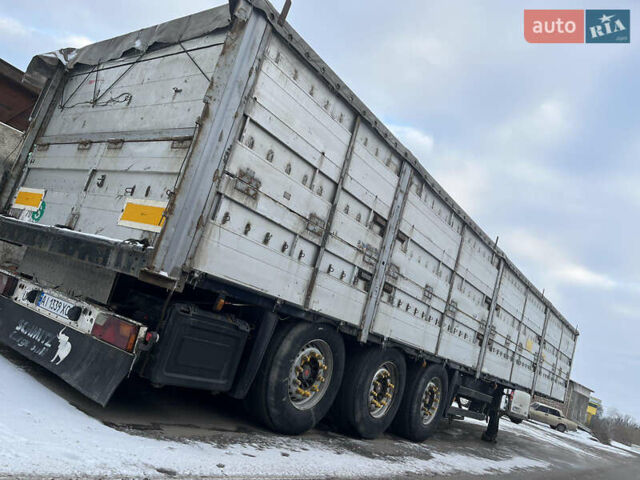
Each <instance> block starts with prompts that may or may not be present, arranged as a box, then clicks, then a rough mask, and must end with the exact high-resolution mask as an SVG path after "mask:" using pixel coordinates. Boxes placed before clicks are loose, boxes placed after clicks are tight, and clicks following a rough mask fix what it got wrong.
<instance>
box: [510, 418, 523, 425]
mask: <svg viewBox="0 0 640 480" xmlns="http://www.w3.org/2000/svg"><path fill="white" fill-rule="evenodd" d="M509 420H511V421H512V422H513V423H515V424H516V425H517V424H518V423H522V419H521V418H516V417H509Z"/></svg>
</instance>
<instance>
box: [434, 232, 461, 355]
mask: <svg viewBox="0 0 640 480" xmlns="http://www.w3.org/2000/svg"><path fill="white" fill-rule="evenodd" d="M466 233H467V224H466V223H463V224H462V232H461V233H460V245H458V252H457V253H456V261H455V263H454V265H453V271H452V272H451V283H450V284H449V293H448V294H447V303H445V305H444V312H442V316H441V317H440V329H439V330H438V340H437V341H436V349H435V354H436V355H438V353H439V352H440V341H441V340H442V332H443V330H444V318H445V316H446V314H447V308H449V302H451V295H453V284H454V283H455V281H456V275H457V274H458V267H459V266H460V257H461V256H462V249H463V248H464V240H465V234H466ZM438 270H440V264H438Z"/></svg>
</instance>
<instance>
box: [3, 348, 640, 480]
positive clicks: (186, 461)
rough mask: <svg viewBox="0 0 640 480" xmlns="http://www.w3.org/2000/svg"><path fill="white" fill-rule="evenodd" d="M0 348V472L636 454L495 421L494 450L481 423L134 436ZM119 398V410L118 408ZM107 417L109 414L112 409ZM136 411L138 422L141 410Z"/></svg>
mask: <svg viewBox="0 0 640 480" xmlns="http://www.w3.org/2000/svg"><path fill="white" fill-rule="evenodd" d="M0 353H1V354H2V355H0V477H2V476H7V477H25V476H35V477H47V478H49V477H59V476H66V477H77V478H86V477H88V476H95V477H101V478H104V477H117V478H121V477H123V476H126V477H140V478H145V477H146V478H153V477H167V476H174V477H175V476H177V477H180V478H187V477H196V476H197V477H218V476H219V477H239V478H253V477H258V476H259V477H261V478H263V477H265V476H266V477H273V478H323V477H324V478H335V477H384V478H389V477H393V476H405V475H407V474H418V475H446V474H452V473H455V472H465V473H467V474H488V473H506V472H512V471H514V470H530V469H535V470H540V469H551V468H554V464H553V461H552V460H550V459H549V457H548V456H547V455H546V454H544V453H542V454H540V455H532V454H531V451H532V450H534V451H535V448H533V449H524V448H518V447H517V445H518V444H519V443H522V442H529V443H530V444H531V445H532V446H533V447H535V446H536V445H545V446H549V445H550V446H552V447H553V448H554V449H558V450H561V451H563V452H564V453H565V454H567V455H569V456H575V458H576V459H579V460H580V461H581V462H589V461H591V460H596V459H600V458H601V457H602V458H605V457H606V458H614V459H615V458H623V457H631V458H633V456H634V454H633V453H630V452H627V451H624V450H622V449H619V448H615V447H609V446H605V445H600V444H597V443H594V442H593V441H592V440H590V439H589V436H588V435H587V434H585V433H582V432H579V433H572V434H559V433H557V432H555V431H553V430H551V429H549V428H546V427H544V426H540V425H534V424H529V423H525V424H521V425H514V424H512V423H510V422H508V421H504V422H502V424H501V430H503V433H502V436H503V438H502V441H501V442H500V443H499V444H498V446H486V445H485V444H482V443H481V442H478V441H477V435H478V434H479V432H481V430H482V428H483V426H482V425H481V424H479V422H454V425H453V426H449V427H448V428H446V429H445V430H444V432H443V433H442V434H438V435H439V436H440V437H441V438H440V439H438V438H436V439H434V440H433V441H428V442H425V443H424V444H421V445H415V444H411V443H409V442H405V441H402V440H399V439H396V438H393V437H385V438H383V439H380V440H377V441H374V442H364V441H360V440H354V439H349V438H346V437H343V436H340V435H336V434H333V433H328V432H320V433H315V434H314V433H311V434H309V435H305V436H303V437H298V438H290V437H279V436H274V435H270V434H268V433H267V432H262V431H260V430H258V429H256V430H255V431H250V432H246V431H245V432H236V433H233V434H231V435H230V434H228V433H227V434H224V432H222V433H220V435H216V432H215V428H212V429H211V430H210V431H209V432H208V434H207V435H198V436H196V437H193V436H190V435H182V436H181V435H175V434H174V435H168V434H163V433H162V431H160V433H158V432H157V431H154V432H153V433H152V434H148V433H146V434H145V433H144V429H138V431H137V433H138V434H135V435H134V434H130V433H127V432H126V431H122V428H120V429H116V428H111V427H110V426H107V425H106V424H105V423H103V421H100V420H98V419H96V418H94V417H93V416H90V415H87V414H86V413H85V412H83V411H81V410H79V409H77V408H76V407H74V406H72V405H71V404H70V403H69V402H68V401H67V399H65V398H64V397H63V396H60V395H59V394H58V393H55V392H54V391H52V390H51V389H50V388H48V387H47V386H45V385H43V384H42V383H41V382H40V381H39V380H42V379H43V378H44V379H45V380H46V382H45V383H48V384H50V385H49V386H51V385H54V386H56V385H57V382H58V380H57V379H55V378H50V377H48V376H47V373H46V372H44V371H40V370H39V369H33V368H31V366H30V365H26V367H27V368H28V370H29V371H28V372H27V371H24V370H23V369H22V368H21V367H20V365H21V362H20V360H19V359H17V358H16V357H15V356H12V355H11V354H9V353H8V352H6V351H4V350H0ZM3 355H4V356H3ZM5 356H6V357H8V358H10V359H11V360H12V361H10V360H8V359H7V358H5ZM15 362H17V363H18V365H16V364H15ZM158 395H160V396H162V395H167V394H166V393H160V392H158ZM168 395H169V397H171V394H168ZM74 398H75V397H74ZM142 398H144V395H142ZM72 400H73V398H72ZM154 401H155V400H154ZM117 402H118V400H117V399H116V400H115V403H116V408H121V406H120V407H118V406H117V405H118V403H117ZM168 403H171V404H172V405H173V407H174V408H176V409H178V410H180V409H182V410H185V409H186V410H187V413H186V415H188V410H189V406H188V405H180V403H181V402H180V399H176V398H169V399H168ZM154 405H156V404H151V406H150V408H153V406H154ZM132 408H133V410H134V411H133V412H131V413H130V415H133V416H134V417H135V415H136V412H135V411H136V409H140V405H137V406H135V405H134V406H133V407H132ZM211 409H212V410H213V409H214V407H213V405H212V406H211ZM105 413H106V415H107V416H108V413H109V411H108V410H107V411H106V412H105ZM138 415H140V418H142V419H143V420H142V421H143V422H144V418H145V412H138ZM181 415H185V412H182V413H181ZM211 415H212V417H215V416H216V415H219V412H218V413H217V414H216V413H215V412H213V411H212V412H211ZM103 420H104V418H103ZM183 421H184V420H183ZM107 423H108V422H107ZM221 423H223V422H221ZM462 424H464V428H462V429H461V428H460V425H462ZM152 430H153V429H152ZM156 430H157V428H156ZM160 430H161V429H160ZM465 431H466V435H465V434H464V433H465ZM461 432H462V433H461ZM140 433H142V434H140ZM508 438H512V439H513V441H509V440H508ZM456 440H457V442H456ZM456 445H459V446H456Z"/></svg>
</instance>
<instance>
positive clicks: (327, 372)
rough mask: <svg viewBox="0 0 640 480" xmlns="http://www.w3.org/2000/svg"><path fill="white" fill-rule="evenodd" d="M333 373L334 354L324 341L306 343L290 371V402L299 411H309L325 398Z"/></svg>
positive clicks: (317, 340)
mask: <svg viewBox="0 0 640 480" xmlns="http://www.w3.org/2000/svg"><path fill="white" fill-rule="evenodd" d="M332 373H333V354H332V353H331V347H329V344H328V343H327V342H325V341H324V340H320V339H316V340H312V341H310V342H308V343H306V344H305V345H304V346H303V347H302V348H301V349H300V351H299V352H298V354H297V355H296V358H295V359H294V361H293V364H292V365H291V369H290V370H289V400H290V401H291V404H292V405H293V406H294V407H295V408H297V409H298V410H309V409H311V408H313V407H314V406H316V405H317V404H318V402H319V401H320V400H321V399H322V397H324V395H325V393H326V392H327V389H328V387H329V384H330V383H331V375H332Z"/></svg>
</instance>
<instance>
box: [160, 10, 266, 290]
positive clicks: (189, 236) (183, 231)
mask: <svg viewBox="0 0 640 480" xmlns="http://www.w3.org/2000/svg"><path fill="white" fill-rule="evenodd" d="M232 19H233V23H232V26H231V30H230V32H229V33H228V35H227V38H226V40H225V45H224V48H223V49H222V53H221V54H220V57H219V58H218V63H217V64H216V67H215V70H214V73H213V75H212V80H211V83H210V84H209V87H208V89H207V92H206V93H205V97H204V102H205V105H204V108H203V111H202V114H201V117H200V118H201V125H200V129H199V131H198V135H197V137H196V138H194V140H193V143H192V148H191V152H190V156H189V158H188V159H187V160H186V161H185V167H184V171H183V172H182V174H181V177H180V179H179V182H178V186H177V188H176V190H177V191H180V194H179V195H174V196H173V197H172V201H171V202H170V204H169V206H168V207H167V212H168V216H167V221H166V224H165V226H164V228H163V230H162V232H161V234H160V238H159V239H158V240H157V242H156V248H155V250H154V252H155V254H154V257H153V264H152V267H151V268H152V269H153V270H155V271H156V272H159V271H164V272H168V273H169V276H170V278H171V279H172V280H174V281H175V282H176V284H177V285H180V282H181V280H182V279H183V278H184V272H183V265H185V264H188V263H189V261H190V259H191V257H192V255H193V253H194V249H195V247H196V246H197V245H198V242H199V239H200V237H201V236H202V230H203V226H204V224H205V223H206V221H207V220H208V218H210V211H211V208H212V206H213V204H214V200H215V198H216V197H217V196H216V195H215V191H216V188H217V185H218V182H219V180H220V178H221V177H222V169H223V168H224V165H225V163H226V160H227V158H228V157H229V155H230V152H231V149H232V147H233V145H234V142H235V139H236V138H237V134H238V132H239V130H240V128H241V127H242V124H243V116H242V111H243V110H244V106H245V104H246V101H247V97H248V95H247V92H249V91H250V90H251V88H252V86H253V85H254V84H255V81H256V79H257V76H258V74H259V70H260V69H259V68H258V64H259V61H260V59H261V57H262V54H263V52H264V49H265V48H266V43H267V40H268V38H269V33H270V28H271V27H270V26H269V24H268V22H267V19H266V18H265V17H264V15H262V13H261V12H259V11H257V10H254V8H253V7H252V5H251V4H250V3H249V2H247V1H246V0H240V1H238V2H236V4H235V9H234V11H233V12H232Z"/></svg>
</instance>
